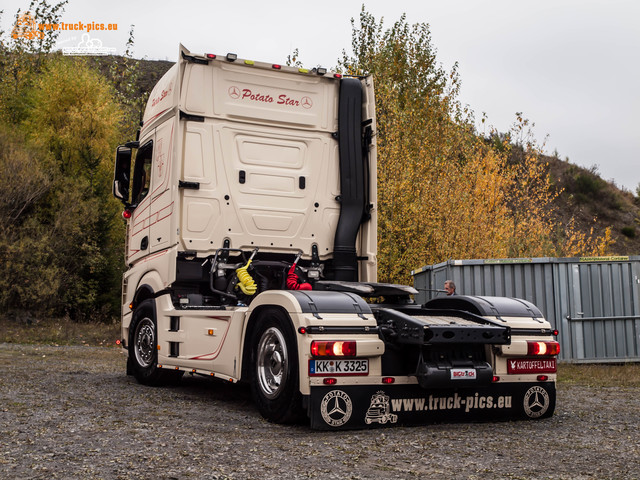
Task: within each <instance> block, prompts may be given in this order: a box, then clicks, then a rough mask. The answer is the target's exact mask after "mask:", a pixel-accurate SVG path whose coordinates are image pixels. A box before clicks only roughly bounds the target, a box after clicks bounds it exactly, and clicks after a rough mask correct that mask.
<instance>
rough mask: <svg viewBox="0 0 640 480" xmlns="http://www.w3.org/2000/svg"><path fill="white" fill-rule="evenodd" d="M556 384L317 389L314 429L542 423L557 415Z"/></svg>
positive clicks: (313, 403)
mask: <svg viewBox="0 0 640 480" xmlns="http://www.w3.org/2000/svg"><path fill="white" fill-rule="evenodd" d="M555 405H556V386H555V382H526V383H495V384H492V385H488V386H474V387H464V388H463V387H461V388H448V389H430V390H424V389H422V388H420V387H419V386H418V385H344V386H341V385H333V386H314V387H311V395H310V406H309V413H310V417H311V428H313V429H316V430H349V429H358V428H371V427H384V426H387V427H388V426H396V425H421V424H430V423H440V422H460V421H478V420H480V421H493V420H507V419H539V418H546V417H550V416H552V415H553V412H554V410H555Z"/></svg>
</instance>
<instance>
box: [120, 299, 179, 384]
mask: <svg viewBox="0 0 640 480" xmlns="http://www.w3.org/2000/svg"><path fill="white" fill-rule="evenodd" d="M129 331H130V334H129V335H130V336H129V361H128V365H127V371H129V370H130V371H131V373H132V374H133V376H134V377H135V378H136V380H138V382H139V383H142V384H143V385H161V384H164V383H168V382H175V381H177V380H179V379H180V377H181V376H182V372H177V371H167V370H162V369H161V368H158V337H157V331H158V328H157V323H156V314H155V305H154V301H153V300H152V299H148V300H144V301H143V302H141V303H140V305H138V306H137V307H136V309H135V310H134V312H133V318H132V320H131V326H130V329H129Z"/></svg>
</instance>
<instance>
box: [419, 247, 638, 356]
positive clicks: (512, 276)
mask: <svg viewBox="0 0 640 480" xmlns="http://www.w3.org/2000/svg"><path fill="white" fill-rule="evenodd" d="M412 273H413V278H414V286H415V287H416V288H417V289H418V291H419V292H420V293H419V295H417V298H416V300H417V301H418V302H420V303H423V302H425V301H426V300H429V299H431V298H434V297H435V296H437V295H444V294H443V293H438V292H436V291H435V290H441V289H442V288H443V287H444V281H445V280H448V279H450V280H453V281H454V282H455V284H456V287H457V293H458V294H462V295H496V296H506V297H516V298H523V299H525V300H529V301H530V302H533V303H534V304H535V305H537V306H538V308H540V310H541V311H542V312H543V313H544V315H545V317H546V318H547V319H548V320H549V322H550V323H551V325H552V326H553V327H554V328H557V329H558V330H559V332H560V334H559V336H558V341H559V342H560V344H561V354H560V358H561V360H566V361H573V362H616V361H640V257H638V256H635V257H604V258H520V259H505V260H450V261H448V262H444V263H440V264H437V265H431V266H427V267H424V268H422V269H421V270H419V271H414V272H412Z"/></svg>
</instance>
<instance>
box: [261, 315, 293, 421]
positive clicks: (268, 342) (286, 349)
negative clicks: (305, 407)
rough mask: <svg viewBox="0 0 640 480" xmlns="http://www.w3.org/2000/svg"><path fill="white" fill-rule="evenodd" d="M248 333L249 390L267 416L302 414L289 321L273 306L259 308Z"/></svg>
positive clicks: (286, 417) (279, 418)
mask: <svg viewBox="0 0 640 480" xmlns="http://www.w3.org/2000/svg"><path fill="white" fill-rule="evenodd" d="M258 322H259V325H258V327H257V328H256V329H255V331H254V333H253V336H252V343H251V345H252V348H253V350H252V359H251V391H252V394H253V398H254V400H255V402H256V405H257V407H258V410H259V411H260V413H261V414H262V416H263V417H265V418H266V419H267V420H269V421H271V422H275V423H291V422H295V421H297V420H299V419H300V418H301V417H302V407H301V395H300V389H299V379H298V351H297V348H296V344H295V337H294V333H293V327H292V326H291V321H290V320H289V318H288V317H287V315H286V314H285V313H284V312H282V311H280V310H277V309H268V310H265V311H263V312H262V314H261V315H260V318H259V319H258Z"/></svg>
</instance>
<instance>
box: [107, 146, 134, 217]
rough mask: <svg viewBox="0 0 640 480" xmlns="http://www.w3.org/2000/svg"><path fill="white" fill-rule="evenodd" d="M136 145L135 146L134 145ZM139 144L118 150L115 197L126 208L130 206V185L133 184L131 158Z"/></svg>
mask: <svg viewBox="0 0 640 480" xmlns="http://www.w3.org/2000/svg"><path fill="white" fill-rule="evenodd" d="M134 144H135V145H134ZM137 146H138V145H137V142H129V143H127V144H125V145H120V146H119V147H118V148H117V149H116V162H115V163H116V165H115V172H114V174H113V196H114V197H116V198H117V199H119V200H120V201H121V202H122V203H124V204H125V205H126V206H128V205H129V184H130V182H131V158H132V156H133V153H132V152H133V150H132V149H133V148H137Z"/></svg>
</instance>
